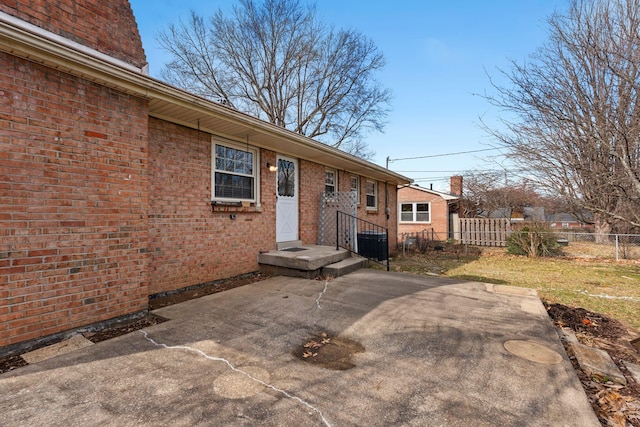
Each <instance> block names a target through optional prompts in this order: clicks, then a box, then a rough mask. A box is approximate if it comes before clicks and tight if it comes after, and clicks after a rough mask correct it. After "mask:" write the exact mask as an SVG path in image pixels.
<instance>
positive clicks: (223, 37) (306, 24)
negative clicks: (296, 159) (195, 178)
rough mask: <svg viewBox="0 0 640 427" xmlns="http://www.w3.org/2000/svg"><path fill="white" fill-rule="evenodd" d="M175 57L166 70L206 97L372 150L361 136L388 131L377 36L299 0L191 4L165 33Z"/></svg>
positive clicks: (344, 145) (332, 141)
mask: <svg viewBox="0 0 640 427" xmlns="http://www.w3.org/2000/svg"><path fill="white" fill-rule="evenodd" d="M158 40H159V42H160V44H161V46H162V47H163V48H164V49H165V50H167V51H168V52H169V53H171V54H172V56H173V59H172V60H171V62H169V63H168V64H167V65H166V67H165V68H164V69H163V71H162V77H163V78H164V79H166V80H167V81H169V82H170V83H172V84H175V85H177V86H180V87H183V88H185V89H187V90H189V91H191V92H194V93H197V94H199V95H201V96H204V97H206V98H209V99H212V100H215V101H219V102H223V103H225V104H226V105H228V106H229V107H231V108H235V109H238V110H240V111H243V112H246V113H248V114H251V115H254V116H256V117H259V118H261V119H263V120H266V121H268V122H271V123H274V124H276V125H278V126H282V127H285V128H287V129H290V130H292V131H294V132H297V133H300V134H302V135H306V136H308V137H310V138H315V139H317V140H319V141H321V142H324V143H327V144H329V145H332V146H334V147H339V148H341V149H343V150H345V151H349V152H351V153H352V154H356V155H360V156H361V157H370V156H371V155H372V153H370V152H369V151H368V149H367V146H366V144H365V143H364V142H363V140H362V138H363V137H364V136H365V135H366V134H367V133H368V132H371V131H382V129H383V126H384V120H385V118H386V116H387V114H388V111H389V110H388V103H389V101H390V98H391V94H390V91H389V90H387V89H384V88H383V87H381V85H380V84H379V83H378V82H377V81H376V80H375V74H376V73H377V72H378V71H379V70H381V69H382V67H383V66H384V64H385V61H384V57H383V55H382V54H381V53H380V52H379V51H378V49H377V48H376V46H375V45H374V44H373V42H372V41H371V40H369V39H368V38H367V37H365V36H364V35H362V34H361V33H359V32H357V31H353V30H338V31H335V30H333V29H332V28H327V27H326V26H324V25H322V24H320V23H319V22H318V21H317V19H316V15H315V8H313V7H309V8H304V7H303V6H302V5H301V4H300V1H299V0H264V2H263V3H261V4H259V3H257V2H254V0H240V6H238V7H234V8H233V13H232V16H231V17H227V16H225V15H224V14H223V13H222V11H221V10H218V12H217V13H216V14H215V15H214V16H213V17H211V18H210V19H208V20H207V21H205V19H204V18H203V17H201V16H198V15H196V14H195V13H194V12H192V13H191V16H190V18H189V20H188V21H186V22H185V21H180V23H179V24H178V25H171V26H170V27H169V28H168V29H166V30H163V31H161V32H160V33H159V36H158Z"/></svg>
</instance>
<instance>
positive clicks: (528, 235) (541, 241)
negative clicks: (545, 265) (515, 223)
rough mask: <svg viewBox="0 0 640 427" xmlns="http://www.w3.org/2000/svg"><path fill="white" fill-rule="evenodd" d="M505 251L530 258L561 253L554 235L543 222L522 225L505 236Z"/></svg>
mask: <svg viewBox="0 0 640 427" xmlns="http://www.w3.org/2000/svg"><path fill="white" fill-rule="evenodd" d="M507 252H508V253H510V254H512V255H526V256H528V257H530V258H538V257H551V256H557V255H560V254H561V253H562V247H561V246H560V245H559V244H558V242H557V241H556V236H555V234H554V233H552V232H551V229H550V228H549V227H548V226H546V225H544V224H533V225H531V226H524V227H522V228H521V229H520V230H518V231H514V232H513V233H511V236H509V237H508V238H507Z"/></svg>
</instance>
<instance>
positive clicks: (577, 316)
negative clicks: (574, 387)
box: [545, 304, 640, 427]
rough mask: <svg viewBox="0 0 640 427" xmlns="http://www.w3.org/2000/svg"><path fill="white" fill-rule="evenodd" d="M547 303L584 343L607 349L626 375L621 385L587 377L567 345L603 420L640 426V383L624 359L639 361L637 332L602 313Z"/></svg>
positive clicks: (556, 317) (553, 315)
mask: <svg viewBox="0 0 640 427" xmlns="http://www.w3.org/2000/svg"><path fill="white" fill-rule="evenodd" d="M545 305H546V307H547V312H548V313H549V316H550V317H551V318H552V319H553V321H554V323H555V324H556V325H557V326H558V327H563V328H568V329H571V330H572V331H573V332H574V333H575V335H576V337H577V338H578V340H579V341H580V342H581V343H582V344H585V345H588V346H591V347H597V348H600V349H602V350H605V351H606V352H607V353H608V354H609V356H610V357H611V359H612V360H613V361H614V362H615V364H616V365H617V366H618V368H619V369H620V371H621V372H622V373H623V374H624V376H625V378H626V379H627V385H626V386H621V385H618V384H614V383H612V382H610V381H606V379H603V378H592V377H588V376H587V375H586V374H585V373H584V372H583V371H582V370H581V369H580V367H579V366H578V363H577V361H576V359H575V357H573V355H572V354H571V352H570V351H569V350H568V349H567V354H569V358H570V359H571V362H572V363H573V366H574V368H575V369H576V372H577V374H578V378H580V381H581V382H582V386H583V387H584V390H585V392H586V394H587V397H588V398H589V401H590V402H591V406H592V407H593V409H594V411H595V413H596V415H597V416H598V419H599V420H600V422H601V424H602V425H603V426H620V427H626V426H634V427H640V384H638V383H637V382H635V380H634V379H633V378H632V377H631V375H630V373H629V371H628V370H627V368H626V366H625V365H624V363H623V361H625V360H626V361H627V362H631V363H636V364H638V363H640V353H639V352H638V351H637V350H636V349H635V348H634V346H632V345H631V341H633V340H634V338H636V337H637V335H635V334H634V333H633V332H632V331H629V330H627V329H626V328H625V327H624V326H623V325H622V323H620V322H618V321H617V320H615V319H611V318H608V317H606V316H604V315H602V314H599V313H594V312H591V311H587V310H585V309H583V308H574V307H568V306H565V305H562V304H545Z"/></svg>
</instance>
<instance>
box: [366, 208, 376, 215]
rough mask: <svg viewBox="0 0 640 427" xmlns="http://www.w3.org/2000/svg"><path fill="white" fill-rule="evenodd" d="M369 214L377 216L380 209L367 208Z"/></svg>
mask: <svg viewBox="0 0 640 427" xmlns="http://www.w3.org/2000/svg"><path fill="white" fill-rule="evenodd" d="M367 213H368V214H372V215H373V214H377V213H378V209H372V208H367Z"/></svg>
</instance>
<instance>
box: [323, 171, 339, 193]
mask: <svg viewBox="0 0 640 427" xmlns="http://www.w3.org/2000/svg"><path fill="white" fill-rule="evenodd" d="M337 187H338V174H336V171H335V170H333V169H327V170H326V171H325V172H324V192H325V193H326V194H327V195H329V194H335V192H336V188H337Z"/></svg>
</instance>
